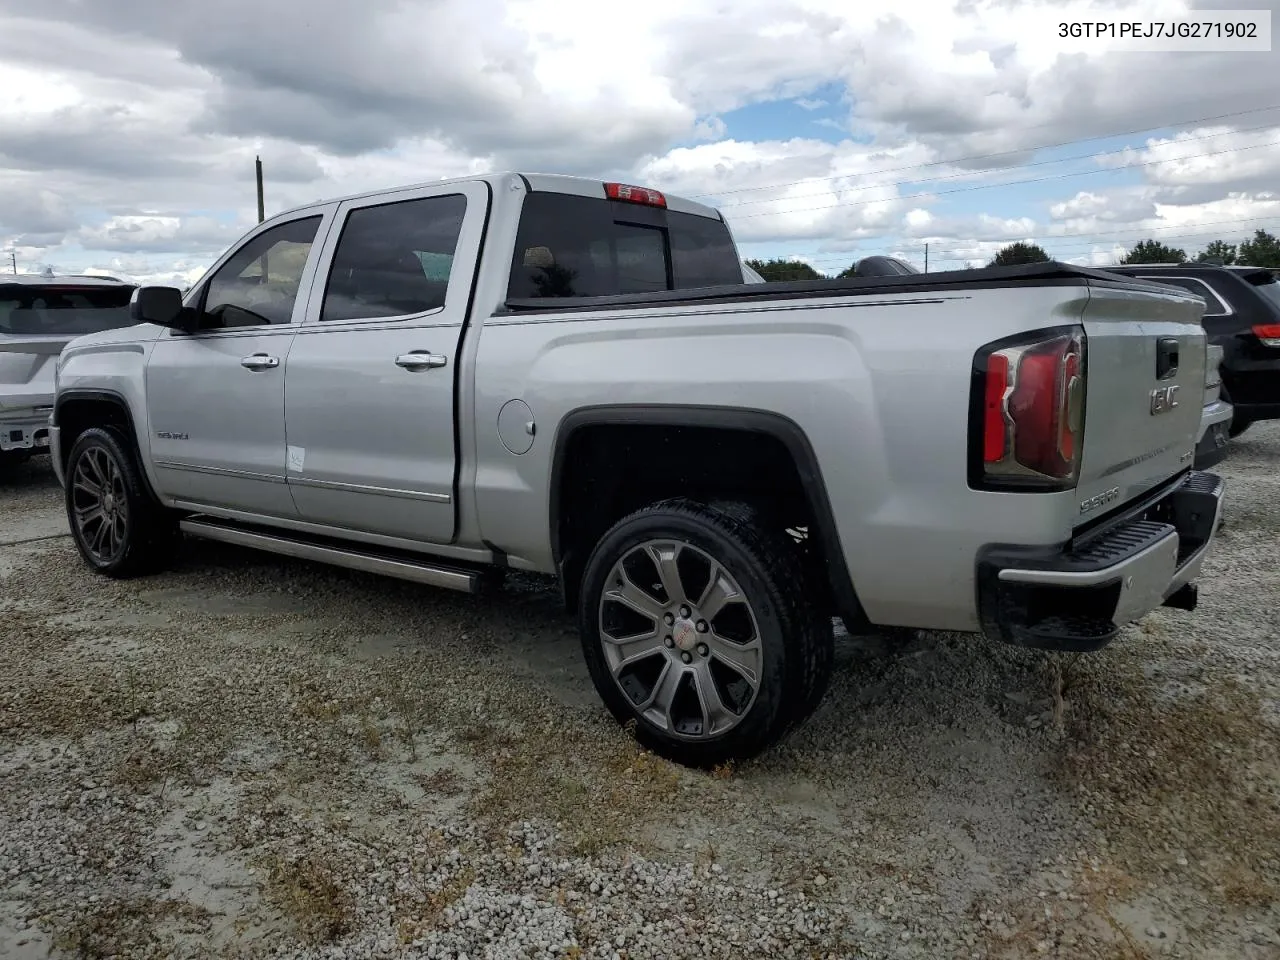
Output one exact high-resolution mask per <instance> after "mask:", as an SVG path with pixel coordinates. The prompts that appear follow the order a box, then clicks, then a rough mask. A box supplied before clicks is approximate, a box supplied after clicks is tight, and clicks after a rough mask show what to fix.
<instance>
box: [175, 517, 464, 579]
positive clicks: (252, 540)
mask: <svg viewBox="0 0 1280 960" xmlns="http://www.w3.org/2000/svg"><path fill="white" fill-rule="evenodd" d="M179 527H180V528H181V530H182V532H183V533H185V534H187V535H188V536H192V537H199V538H200V539H202V540H217V541H219V542H221V543H230V544H234V545H236V546H240V547H252V548H253V549H255V550H265V551H267V552H268V553H278V554H281V555H282V556H286V557H297V558H299V559H301V560H316V561H318V562H320V563H329V564H333V565H334V566H336V567H346V568H347V569H349V570H360V571H362V572H364V573H378V574H382V575H384V576H388V577H396V578H398V579H400V580H412V581H413V582H415V583H425V584H427V585H429V586H432V587H444V588H445V589H447V590H459V591H461V592H462V593H479V592H480V586H481V575H480V574H479V573H478V572H472V571H470V570H462V569H457V568H452V567H438V566H434V565H432V564H429V563H425V562H422V561H419V560H417V559H414V558H409V557H405V556H386V555H383V554H379V553H374V552H364V551H361V550H356V549H352V548H350V547H345V546H342V547H339V546H333V545H329V544H323V543H312V542H309V541H307V540H303V539H296V538H293V537H287V536H282V535H279V534H274V533H265V532H262V531H259V530H247V529H245V528H244V527H239V526H232V525H230V524H227V523H223V522H220V521H217V520H213V519H190V520H182V521H180V522H179Z"/></svg>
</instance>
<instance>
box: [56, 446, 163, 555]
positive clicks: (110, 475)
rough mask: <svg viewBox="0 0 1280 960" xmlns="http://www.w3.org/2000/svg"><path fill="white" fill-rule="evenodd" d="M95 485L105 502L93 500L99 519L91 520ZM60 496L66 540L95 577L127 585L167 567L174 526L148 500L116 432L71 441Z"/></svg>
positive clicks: (134, 463) (129, 453)
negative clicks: (62, 497) (107, 496)
mask: <svg viewBox="0 0 1280 960" xmlns="http://www.w3.org/2000/svg"><path fill="white" fill-rule="evenodd" d="M96 481H101V483H97V484H96V485H97V486H98V489H100V490H103V491H104V495H105V492H109V493H110V500H109V501H104V499H103V498H102V497H98V498H97V499H98V505H99V513H100V516H99V517H94V516H93V515H92V510H93V507H94V500H95V497H96V496H97V495H96V494H95V493H94V491H93V490H92V489H91V486H93V485H95V483H96ZM64 493H65V503H66V510H67V523H68V525H69V526H70V527H71V538H72V539H73V540H74V541H75V544H76V548H77V549H78V550H79V551H80V556H81V557H82V558H83V559H84V562H85V563H86V564H88V565H89V566H90V567H92V568H93V569H94V570H95V571H96V572H98V573H101V574H103V575H105V576H108V577H114V578H117V579H127V578H129V577H137V576H142V575H145V574H148V573H155V572H157V571H159V570H162V569H164V568H165V567H167V566H168V565H169V564H170V563H172V561H173V558H174V553H175V552H176V549H177V546H178V542H179V540H180V539H181V536H180V534H179V532H178V525H177V521H176V519H175V518H174V517H173V516H172V515H171V514H170V513H169V511H167V510H166V509H165V508H164V507H163V506H161V504H160V503H159V502H158V501H157V500H156V499H155V497H154V496H153V495H152V493H151V489H150V487H148V485H147V481H146V480H145V478H144V477H143V476H142V470H141V468H140V467H139V466H138V459H137V456H136V455H135V454H134V452H133V446H132V444H131V443H130V442H129V440H128V439H127V438H126V437H125V436H124V435H122V434H121V433H120V432H118V431H117V430H114V429H111V428H109V427H106V428H104V427H91V428H90V429H88V430H86V431H84V432H83V433H82V434H80V436H78V437H77V438H76V440H75V443H74V444H72V446H71V452H70V453H69V454H68V456H67V469H66V489H65V491H64ZM104 502H106V508H102V503H104ZM86 514H88V519H86ZM108 518H109V522H108Z"/></svg>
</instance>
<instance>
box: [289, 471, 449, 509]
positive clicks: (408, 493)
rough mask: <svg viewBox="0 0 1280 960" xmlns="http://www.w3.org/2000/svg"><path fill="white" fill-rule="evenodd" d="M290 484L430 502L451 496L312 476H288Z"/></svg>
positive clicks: (443, 499)
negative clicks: (317, 478) (319, 478)
mask: <svg viewBox="0 0 1280 960" xmlns="http://www.w3.org/2000/svg"><path fill="white" fill-rule="evenodd" d="M286 482H287V483H288V484H289V485H290V486H299V487H315V488H317V489H320V490H340V491H345V492H346V493H368V494H373V495H375V496H382V497H399V498H401V499H403V500H426V501H428V502H430V503H450V502H451V501H452V500H453V497H452V496H451V495H449V494H447V493H428V492H426V491H425V490H399V489H397V488H395V487H374V486H369V485H368V484H364V483H340V482H338V481H337V480H316V479H314V478H312V477H289V478H288V480H287V481H286Z"/></svg>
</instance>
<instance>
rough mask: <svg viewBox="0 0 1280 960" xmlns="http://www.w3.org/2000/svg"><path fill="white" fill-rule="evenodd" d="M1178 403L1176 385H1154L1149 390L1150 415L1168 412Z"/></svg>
mask: <svg viewBox="0 0 1280 960" xmlns="http://www.w3.org/2000/svg"><path fill="white" fill-rule="evenodd" d="M1177 405H1178V386H1177V384H1174V385H1173V386H1171V387H1156V388H1155V389H1154V390H1152V391H1151V415H1152V416H1153V417H1154V416H1155V415H1156V414H1158V413H1168V412H1169V411H1170V410H1172V409H1173V408H1174V407H1176V406H1177Z"/></svg>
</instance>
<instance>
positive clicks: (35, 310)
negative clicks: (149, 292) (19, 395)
mask: <svg viewBox="0 0 1280 960" xmlns="http://www.w3.org/2000/svg"><path fill="white" fill-rule="evenodd" d="M132 294H133V287H130V286H120V287H77V286H71V285H66V286H64V285H62V284H57V285H54V284H51V283H42V284H38V285H36V284H32V285H27V284H17V283H11V284H0V335H8V336H24V337H78V336H81V335H83V334H86V333H97V332H98V331H99V330H114V329H116V328H117V327H127V326H130V325H131V324H132V323H133V321H132V320H130V319H129V297H130V296H131V295H132Z"/></svg>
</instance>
